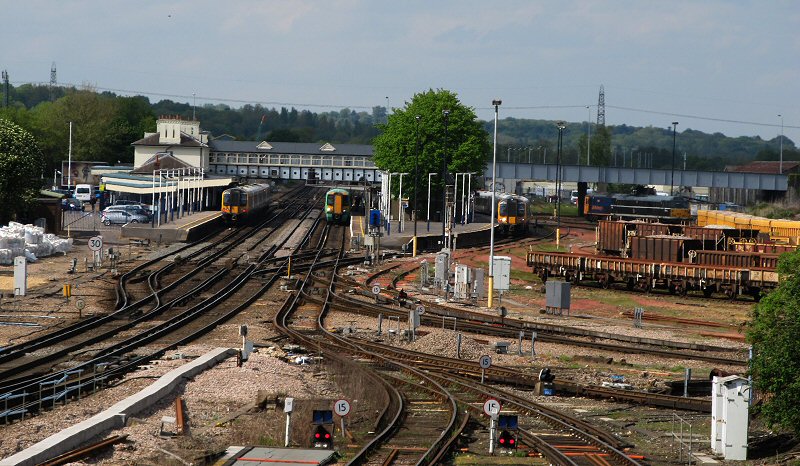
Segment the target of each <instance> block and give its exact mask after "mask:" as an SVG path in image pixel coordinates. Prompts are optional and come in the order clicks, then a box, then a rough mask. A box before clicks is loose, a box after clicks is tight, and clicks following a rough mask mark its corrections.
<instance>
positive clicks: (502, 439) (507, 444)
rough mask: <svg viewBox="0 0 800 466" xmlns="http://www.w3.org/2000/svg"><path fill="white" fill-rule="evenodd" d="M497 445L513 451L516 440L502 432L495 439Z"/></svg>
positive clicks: (506, 432) (508, 433)
mask: <svg viewBox="0 0 800 466" xmlns="http://www.w3.org/2000/svg"><path fill="white" fill-rule="evenodd" d="M497 444H498V445H499V446H500V447H503V448H507V449H515V448H517V439H515V438H514V436H513V435H511V432H509V431H507V430H504V431H502V432H500V435H499V436H498V437H497Z"/></svg>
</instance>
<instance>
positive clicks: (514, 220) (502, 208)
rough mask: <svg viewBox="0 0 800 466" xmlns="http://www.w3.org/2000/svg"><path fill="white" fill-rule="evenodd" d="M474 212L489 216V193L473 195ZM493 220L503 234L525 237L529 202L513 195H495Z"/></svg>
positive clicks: (490, 197) (490, 204)
mask: <svg viewBox="0 0 800 466" xmlns="http://www.w3.org/2000/svg"><path fill="white" fill-rule="evenodd" d="M474 200H475V212H477V213H480V214H485V215H491V214H492V212H491V209H492V193H491V191H478V192H477V193H475V197H474ZM495 201H496V202H497V205H496V206H495V219H496V220H497V223H498V225H499V227H500V231H501V233H503V234H509V233H511V234H514V235H525V234H527V232H528V223H529V222H530V207H529V205H530V201H529V200H528V198H526V197H523V196H517V195H514V194H506V193H497V194H495Z"/></svg>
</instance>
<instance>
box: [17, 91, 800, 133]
mask: <svg viewBox="0 0 800 466" xmlns="http://www.w3.org/2000/svg"><path fill="white" fill-rule="evenodd" d="M14 84H15V85H19V84H30V85H40V86H47V85H50V83H45V82H20V81H17V82H14ZM58 85H59V86H62V87H74V88H76V89H79V88H81V87H84V86H85V85H83V84H82V85H77V84H73V83H58ZM90 87H91V88H92V89H97V90H99V91H108V92H117V93H123V94H131V95H142V96H154V97H168V98H174V99H186V101H187V102H189V99H191V98H195V97H196V98H197V99H200V100H204V101H209V102H223V103H236V104H251V105H262V106H270V105H279V106H282V107H310V108H332V109H343V108H349V109H360V110H372V106H367V105H331V104H316V103H301V102H280V101H259V100H247V99H230V98H226V97H210V96H199V95H198V96H192V95H190V94H187V95H182V94H166V93H162V92H150V91H138V90H131V89H118V88H111V87H99V86H90ZM605 107H606V108H613V109H617V110H624V111H628V112H638V113H648V114H651V115H664V116H670V117H681V118H691V119H695V120H703V121H716V122H721V123H734V124H741V125H752V126H762V127H768V128H780V127H781V125H780V124H778V123H760V122H755V121H744V120H732V119H727V118H715V117H708V116H701V115H690V114H686V113H674V112H664V111H658V110H648V109H642V108H632V107H621V106H617V105H608V104H606V105H605ZM503 108H505V109H506V110H547V109H569V108H586V104H580V105H528V106H516V107H515V106H503ZM476 109H480V110H493V109H494V107H476ZM783 128H791V129H800V126H793V125H783Z"/></svg>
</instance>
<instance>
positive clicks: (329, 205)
mask: <svg viewBox="0 0 800 466" xmlns="http://www.w3.org/2000/svg"><path fill="white" fill-rule="evenodd" d="M351 204H352V197H351V196H350V191H348V190H346V189H342V188H333V189H329V190H328V192H326V193H325V220H326V221H327V222H328V223H335V224H339V225H349V224H350V208H351V207H352V205H351Z"/></svg>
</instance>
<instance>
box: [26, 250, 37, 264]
mask: <svg viewBox="0 0 800 466" xmlns="http://www.w3.org/2000/svg"><path fill="white" fill-rule="evenodd" d="M25 259H28V262H36V254H34V253H32V252H31V250H30V249H25Z"/></svg>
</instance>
